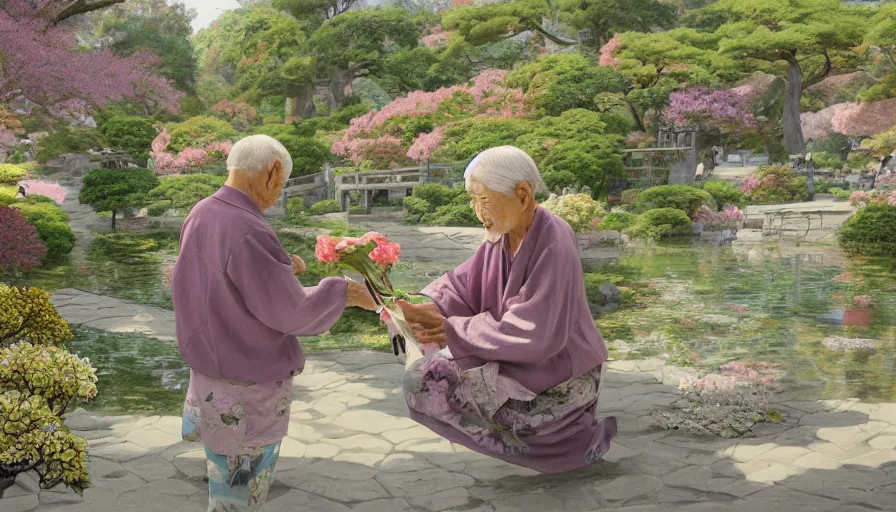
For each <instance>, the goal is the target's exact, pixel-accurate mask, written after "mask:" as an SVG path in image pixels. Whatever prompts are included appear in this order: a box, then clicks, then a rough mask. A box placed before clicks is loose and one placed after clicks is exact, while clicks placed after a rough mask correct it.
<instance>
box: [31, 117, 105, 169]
mask: <svg viewBox="0 0 896 512" xmlns="http://www.w3.org/2000/svg"><path fill="white" fill-rule="evenodd" d="M103 146H104V144H103V138H102V136H101V135H100V132H99V131H97V130H94V129H92V128H75V129H72V128H69V127H68V126H66V125H59V127H58V128H57V129H56V131H55V132H53V133H50V134H49V135H47V136H45V137H42V138H41V139H40V141H39V142H38V143H37V161H38V162H40V163H42V164H45V163H47V162H49V161H50V160H53V159H55V158H58V157H59V155H64V154H66V153H86V152H87V150H88V149H95V150H96V149H102V148H103Z"/></svg>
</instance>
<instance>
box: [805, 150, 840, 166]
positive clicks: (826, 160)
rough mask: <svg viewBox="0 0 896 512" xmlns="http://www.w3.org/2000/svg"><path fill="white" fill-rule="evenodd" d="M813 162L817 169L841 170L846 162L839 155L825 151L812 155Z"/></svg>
mask: <svg viewBox="0 0 896 512" xmlns="http://www.w3.org/2000/svg"><path fill="white" fill-rule="evenodd" d="M812 161H813V162H815V168H816V169H840V168H842V167H843V164H844V163H845V162H846V160H845V159H844V158H842V157H841V156H840V155H839V154H837V153H828V152H825V151H820V152H818V153H812Z"/></svg>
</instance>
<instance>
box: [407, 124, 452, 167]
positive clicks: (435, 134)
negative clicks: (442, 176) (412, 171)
mask: <svg viewBox="0 0 896 512" xmlns="http://www.w3.org/2000/svg"><path fill="white" fill-rule="evenodd" d="M444 137H445V128H444V127H442V126H440V127H438V128H436V129H435V130H433V131H432V132H431V133H421V134H420V135H418V136H417V140H415V141H414V143H413V144H411V147H410V149H408V158H410V159H411V160H414V161H415V162H426V161H428V160H429V159H430V157H431V156H432V153H433V151H435V150H436V149H437V148H438V147H439V145H440V144H441V143H442V139H443V138H444Z"/></svg>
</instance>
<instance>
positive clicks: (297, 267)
mask: <svg viewBox="0 0 896 512" xmlns="http://www.w3.org/2000/svg"><path fill="white" fill-rule="evenodd" d="M289 259H291V260H292V273H293V274H296V275H299V274H304V273H305V270H306V268H307V267H306V266H305V262H304V261H303V260H302V258H299V257H298V256H296V255H295V254H290V255H289Z"/></svg>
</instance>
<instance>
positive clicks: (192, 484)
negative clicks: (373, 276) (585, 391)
mask: <svg viewBox="0 0 896 512" xmlns="http://www.w3.org/2000/svg"><path fill="white" fill-rule="evenodd" d="M611 368H612V370H611V371H610V372H609V374H608V377H609V378H608V382H607V384H606V386H607V387H605V390H604V395H603V396H602V397H601V404H600V405H601V414H608V413H611V414H615V415H616V416H617V418H618V419H619V425H620V432H619V438H618V442H616V443H615V444H614V446H613V448H612V449H611V451H610V452H609V454H608V456H607V457H606V459H605V460H603V461H601V462H599V463H597V464H595V465H594V466H592V467H590V468H587V469H585V470H581V471H578V472H574V473H570V474H566V475H559V476H551V475H538V474H536V473H534V472H532V471H529V470H525V469H521V468H517V467H514V466H511V465H508V464H505V463H502V462H499V461H496V460H493V459H490V458H488V457H484V456H481V455H478V454H475V453H472V452H470V451H468V450H466V449H464V448H462V447H459V446H456V445H452V444H451V443H448V442H446V441H444V440H442V439H440V438H439V437H437V436H435V435H434V434H432V433H431V432H430V431H428V430H427V429H425V428H424V427H421V426H419V425H417V424H415V423H414V422H413V421H411V420H410V419H408V418H407V410H406V405H405V403H404V400H403V398H402V397H401V395H400V392H399V389H398V388H397V385H398V383H399V382H400V378H401V374H402V371H403V365H402V363H401V362H400V361H399V360H397V359H396V358H395V357H393V356H391V355H385V354H375V353H364V352H351V353H327V354H320V355H314V356H312V357H310V358H309V363H308V366H307V368H306V372H305V374H303V375H301V376H299V377H297V378H296V380H295V382H296V389H295V396H294V399H295V401H294V402H293V405H292V411H291V422H290V430H289V437H288V438H287V439H286V440H285V441H284V443H283V448H282V453H281V462H280V465H279V466H278V471H277V477H276V483H275V485H274V487H273V489H272V491H271V497H270V502H269V504H268V505H267V506H266V507H265V508H264V510H266V511H297V510H310V511H321V512H344V511H349V510H352V511H364V512H377V511H382V512H397V511H420V512H424V511H445V510H448V511H467V512H473V511H476V512H517V511H529V510H531V511H538V512H548V511H568V512H586V511H597V510H605V509H617V510H621V511H626V512H635V511H637V512H648V511H659V510H663V511H696V512H699V511H715V510H725V511H741V510H742V511H750V512H754V511H756V510H769V509H771V510H774V509H779V510H786V511H788V512H790V511H804V510H805V511H813V512H822V511H838V512H841V511H842V512H860V511H873V510H896V404H882V405H869V404H864V403H861V402H858V401H837V402H827V403H820V402H788V403H785V404H784V407H783V409H784V411H785V412H786V414H787V417H786V421H785V422H784V423H782V424H778V425H766V426H763V427H761V428H758V429H757V431H758V436H757V437H755V438H750V439H741V440H725V439H720V438H704V437H698V436H693V435H688V434H682V433H677V432H667V431H662V430H658V429H657V428H656V427H655V426H654V425H653V423H652V421H651V419H650V413H651V411H653V410H654V409H656V408H657V407H662V406H665V405H667V404H669V403H670V402H671V401H672V400H673V398H674V393H675V388H674V386H670V385H664V384H662V383H660V382H659V381H658V379H662V380H665V381H667V382H668V381H673V380H674V378H675V376H674V375H672V374H670V370H669V368H663V366H662V362H661V361H659V360H653V361H651V360H647V361H640V362H639V361H620V362H614V363H612V365H611ZM68 424H69V426H70V427H72V428H73V429H74V430H76V431H77V432H78V433H79V434H81V435H83V436H85V437H86V438H87V439H89V443H90V449H91V460H90V471H91V475H92V479H93V482H94V487H93V488H91V489H88V490H87V491H86V492H85V493H84V497H83V498H79V497H78V496H77V495H75V494H74V493H71V492H66V491H61V490H60V491H56V490H54V491H44V492H41V493H40V494H39V495H37V494H36V492H37V488H36V486H35V483H34V481H33V480H31V479H29V478H20V481H19V482H18V483H17V484H16V486H15V487H13V488H11V489H10V490H9V491H7V496H6V498H4V499H3V501H2V502H0V503H2V505H3V506H2V507H0V508H2V510H3V511H4V512H23V511H30V510H40V511H48V512H50V511H53V512H76V511H85V512H86V511H90V512H103V511H113V510H129V511H139V512H143V511H147V512H148V511H164V512H172V511H197V512H198V511H201V510H205V506H206V492H207V484H206V482H205V480H204V477H205V471H206V470H205V462H204V456H203V451H202V450H201V449H200V447H199V446H198V445H196V444H192V443H186V442H183V441H182V440H181V439H180V418H179V417H158V416H155V417H146V418H144V417H99V416H94V415H92V414H89V413H86V412H84V411H81V410H79V411H76V412H75V413H73V414H72V415H71V416H70V417H69V418H68Z"/></svg>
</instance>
